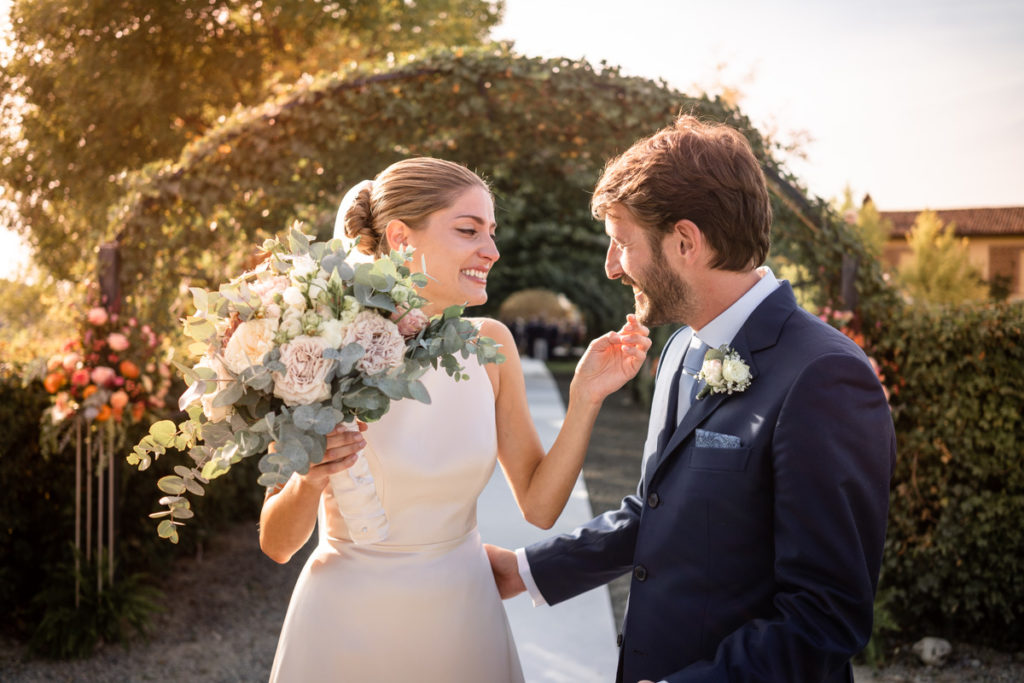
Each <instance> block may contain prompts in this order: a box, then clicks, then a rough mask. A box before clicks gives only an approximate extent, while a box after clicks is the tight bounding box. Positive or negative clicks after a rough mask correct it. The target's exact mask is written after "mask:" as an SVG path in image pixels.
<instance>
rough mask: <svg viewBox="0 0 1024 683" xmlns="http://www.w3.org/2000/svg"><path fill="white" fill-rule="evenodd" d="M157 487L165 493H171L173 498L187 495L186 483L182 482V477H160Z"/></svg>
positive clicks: (171, 475) (170, 475)
mask: <svg viewBox="0 0 1024 683" xmlns="http://www.w3.org/2000/svg"><path fill="white" fill-rule="evenodd" d="M156 486H157V488H158V489H160V490H161V491H163V492H164V493H169V494H171V495H172V496H180V495H181V494H183V493H185V482H184V481H182V479H181V477H178V476H175V475H173V474H169V475H167V476H165V477H160V478H159V479H158V480H157V482H156Z"/></svg>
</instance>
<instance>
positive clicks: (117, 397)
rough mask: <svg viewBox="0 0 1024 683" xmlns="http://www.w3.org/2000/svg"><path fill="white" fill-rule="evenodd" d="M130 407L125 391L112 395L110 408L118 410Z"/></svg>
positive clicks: (119, 390)
mask: <svg viewBox="0 0 1024 683" xmlns="http://www.w3.org/2000/svg"><path fill="white" fill-rule="evenodd" d="M126 405H128V394H127V393H125V391H124V390H122V389H118V390H117V391H115V392H114V393H113V394H111V395H110V407H111V408H114V409H115V410H116V409H119V408H124V407H125V406H126Z"/></svg>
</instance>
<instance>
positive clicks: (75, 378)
mask: <svg viewBox="0 0 1024 683" xmlns="http://www.w3.org/2000/svg"><path fill="white" fill-rule="evenodd" d="M71 383H72V384H74V385H75V386H76V387H84V386H85V385H86V384H88V383H89V371H88V370H86V369H85V368H80V369H78V370H75V371H74V372H72V373H71Z"/></svg>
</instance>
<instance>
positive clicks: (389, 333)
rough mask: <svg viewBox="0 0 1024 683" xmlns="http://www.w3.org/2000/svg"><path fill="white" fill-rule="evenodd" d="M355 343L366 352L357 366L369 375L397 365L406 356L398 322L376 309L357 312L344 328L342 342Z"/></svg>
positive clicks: (344, 344)
mask: <svg viewBox="0 0 1024 683" xmlns="http://www.w3.org/2000/svg"><path fill="white" fill-rule="evenodd" d="M353 342H354V343H356V344H359V345H360V346H362V347H363V351H364V353H363V357H362V358H360V359H359V362H358V363H356V367H357V368H359V370H360V371H362V372H365V373H366V374H368V375H373V374H376V373H378V372H383V371H385V370H390V369H391V368H396V367H398V366H399V365H401V364H402V361H403V360H404V358H405V339H404V338H403V337H402V334H401V333H400V332H399V331H398V325H396V324H395V323H393V322H391V321H390V320H388V319H387V318H385V317H383V316H381V315H378V314H377V313H374V312H373V311H363V312H362V313H360V314H359V315H357V316H356V319H355V320H353V321H352V324H351V325H349V327H348V329H347V330H346V331H345V339H344V342H343V344H342V345H343V346H347V345H348V344H351V343H353Z"/></svg>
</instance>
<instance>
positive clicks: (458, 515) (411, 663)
mask: <svg viewBox="0 0 1024 683" xmlns="http://www.w3.org/2000/svg"><path fill="white" fill-rule="evenodd" d="M464 364H465V366H466V370H465V372H466V373H467V374H468V375H469V377H468V379H464V380H461V381H458V382H456V381H455V380H454V379H453V378H451V377H449V376H448V374H447V373H446V372H444V371H443V370H430V371H428V372H427V373H426V374H425V375H424V376H423V378H422V381H423V383H424V385H425V386H426V388H427V391H428V392H429V394H430V399H431V402H430V404H423V403H420V402H418V401H414V400H412V399H404V400H401V401H395V402H393V403H392V404H391V407H390V410H389V411H388V413H387V414H386V415H385V416H384V417H383V418H382V419H381V420H380V421H378V422H376V423H372V424H370V425H369V427H368V429H367V430H366V432H365V433H364V436H365V437H366V442H367V446H366V449H365V451H364V455H365V456H366V458H367V461H368V464H369V467H370V471H371V472H372V474H373V477H374V480H375V482H376V486H377V495H378V497H379V498H380V501H381V504H382V505H383V507H384V510H385V512H386V513H387V516H388V525H389V532H388V536H387V537H386V538H385V539H384V540H383V541H380V542H378V543H373V544H368V545H356V544H354V543H352V541H351V540H350V539H351V537H350V535H349V533H348V527H347V526H346V524H345V520H344V518H343V517H342V516H341V515H340V513H339V512H338V509H337V505H336V504H335V501H334V497H333V494H332V493H331V487H330V486H328V487H326V488H325V490H324V493H323V495H322V496H321V500H320V508H319V513H318V518H317V519H318V540H319V543H318V545H317V547H316V549H315V550H314V551H313V553H312V554H311V555H310V557H309V560H308V561H307V562H306V565H305V566H304V568H303V570H302V573H301V575H300V576H299V579H298V581H297V583H296V586H295V590H294V592H293V594H292V599H291V602H290V603H289V607H288V613H287V615H286V617H285V622H284V627H283V628H282V632H281V636H280V640H279V642H278V649H277V653H276V656H275V659H274V667H273V670H272V672H271V680H272V681H284V682H290V681H353V682H359V683H362V682H364V681H365V682H369V683H372V682H374V681H380V682H381V683H384V682H391V681H427V682H429V681H452V682H456V683H457V682H458V681H499V682H505V681H507V682H509V683H520V682H521V681H522V672H521V670H520V666H519V660H518V656H517V654H516V650H515V645H514V644H513V642H512V637H511V633H510V631H509V628H508V621H507V619H506V617H505V611H504V607H503V606H502V604H501V599H500V598H499V596H498V592H497V588H496V586H495V584H494V578H493V576H492V574H491V570H490V565H489V563H488V561H487V556H486V553H485V552H484V550H483V546H482V543H481V540H480V535H479V533H478V532H477V528H476V502H477V497H478V496H479V495H480V493H481V491H483V489H484V487H485V486H486V484H487V482H488V481H489V479H490V477H491V474H492V473H493V471H494V466H495V462H496V458H497V432H496V427H495V415H494V392H493V389H492V386H491V383H490V380H489V378H488V376H487V372H486V370H485V369H484V368H483V367H481V366H480V365H479V364H478V363H477V362H476V359H475V358H472V357H471V358H469V359H467V360H466V361H464Z"/></svg>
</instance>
